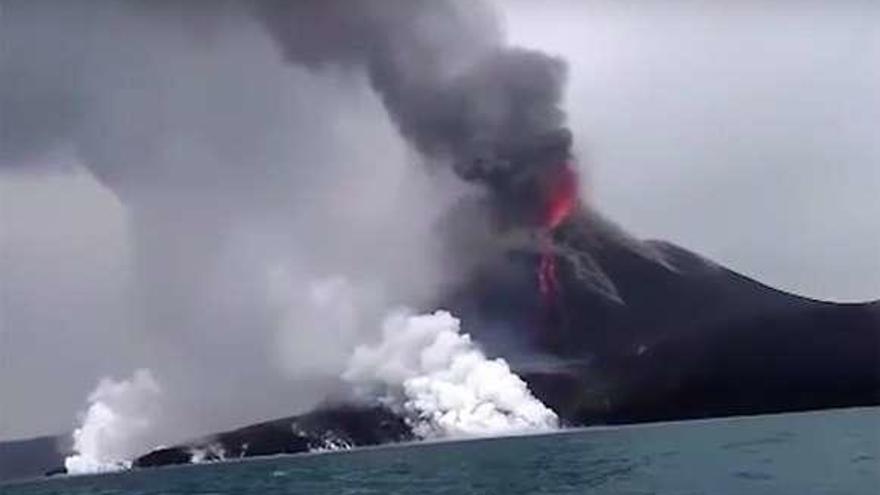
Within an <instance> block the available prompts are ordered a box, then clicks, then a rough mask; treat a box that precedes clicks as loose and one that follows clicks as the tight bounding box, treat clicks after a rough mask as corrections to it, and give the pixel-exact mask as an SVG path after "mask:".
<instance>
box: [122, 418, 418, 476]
mask: <svg viewBox="0 0 880 495" xmlns="http://www.w3.org/2000/svg"><path fill="white" fill-rule="evenodd" d="M413 439H414V437H413V434H412V430H411V429H410V427H409V426H408V425H407V424H406V422H405V421H403V419H402V418H400V417H399V416H397V415H396V414H394V413H392V412H391V411H389V410H388V409H386V408H384V407H365V406H356V405H351V404H344V405H338V406H332V407H331V406H325V407H324V408H323V409H319V410H316V411H313V412H310V413H307V414H303V415H301V416H291V417H287V418H282V419H276V420H273V421H267V422H264V423H258V424H255V425H251V426H246V427H244V428H239V429H236V430H231V431H226V432H222V433H217V434H215V435H211V436H209V437H206V438H202V439H199V440H196V441H193V442H187V443H184V444H182V445H177V446H174V447H169V448H163V449H159V450H155V451H153V452H150V453H148V454H146V455H144V456H142V457H139V458H138V459H136V460H135V461H134V464H133V465H134V467H136V468H145V467H155V466H165V465H169V464H188V463H190V462H192V460H193V455H194V454H195V453H199V454H197V455H201V456H202V460H205V461H217V460H222V459H235V458H243V457H255V456H266V455H277V454H297V453H301V452H313V451H321V450H336V449H346V448H352V447H364V446H370V445H379V444H385V443H399V442H405V441H409V440H413Z"/></svg>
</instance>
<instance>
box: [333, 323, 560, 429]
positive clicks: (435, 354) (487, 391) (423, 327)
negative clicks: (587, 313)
mask: <svg viewBox="0 0 880 495" xmlns="http://www.w3.org/2000/svg"><path fill="white" fill-rule="evenodd" d="M459 325H460V322H459V320H458V319H457V318H455V317H453V316H452V315H451V314H450V313H448V312H446V311H436V312H434V313H432V314H424V315H411V314H407V313H396V314H392V315H390V316H389V317H388V318H387V319H386V321H385V323H384V326H383V329H382V341H381V342H380V343H379V344H378V345H376V346H362V347H359V348H358V349H356V350H355V353H354V355H353V356H352V358H351V362H350V363H349V367H348V369H347V370H346V372H345V374H344V378H345V379H346V380H348V381H350V382H352V383H354V384H356V385H358V386H359V387H360V388H361V390H362V391H364V392H365V393H366V394H367V395H368V396H371V397H373V396H379V397H381V401H382V402H384V403H385V404H386V405H388V406H389V407H391V408H392V409H396V410H397V411H399V412H400V413H401V414H403V415H404V416H405V417H406V418H407V419H408V420H409V421H410V423H411V425H412V427H413V430H414V432H415V433H416V435H418V436H421V437H424V438H431V437H434V438H436V437H460V436H475V435H478V436H479V435H497V434H509V433H520V432H527V431H542V430H549V429H553V428H555V427H556V426H557V425H558V418H557V416H556V414H555V413H554V412H553V411H552V410H550V409H549V408H547V407H546V406H545V405H544V404H542V403H541V401H539V400H538V399H536V398H535V397H534V396H533V395H532V394H531V392H530V391H529V389H528V387H527V386H526V384H525V382H523V381H522V380H521V379H520V378H519V377H518V376H516V375H515V374H514V373H513V372H512V371H511V370H510V367H509V366H508V365H507V363H506V362H505V361H504V360H503V359H500V358H498V359H494V360H492V359H488V358H487V357H486V356H485V354H483V352H482V351H480V350H479V349H478V348H477V346H476V345H475V344H474V343H473V342H472V341H471V339H470V336H469V335H467V334H464V335H462V334H461V333H459Z"/></svg>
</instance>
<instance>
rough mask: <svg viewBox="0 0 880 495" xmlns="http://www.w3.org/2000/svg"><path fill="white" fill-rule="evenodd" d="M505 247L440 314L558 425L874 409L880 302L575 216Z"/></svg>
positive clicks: (879, 393) (878, 398) (879, 390)
mask: <svg viewBox="0 0 880 495" xmlns="http://www.w3.org/2000/svg"><path fill="white" fill-rule="evenodd" d="M538 237H539V236H538V235H537V234H534V233H529V232H520V233H518V234H516V235H512V236H510V239H512V240H510V241H509V242H504V243H501V244H502V246H501V247H500V249H498V250H497V251H496V254H495V255H493V256H491V257H490V258H491V259H489V260H488V261H486V262H484V263H483V264H482V265H481V266H480V268H479V269H478V270H476V272H475V275H474V276H473V277H472V279H471V280H470V281H469V282H468V283H467V284H465V285H464V286H463V287H461V288H460V289H459V290H458V291H457V292H456V293H455V294H453V295H452V296H451V297H450V299H449V303H448V306H449V307H450V308H451V309H452V310H453V312H454V313H456V314H458V315H459V316H460V317H461V318H462V321H463V326H464V331H466V332H469V333H471V334H472V335H473V336H474V338H475V340H476V341H477V342H480V343H481V344H482V345H483V346H484V348H485V349H486V351H487V354H489V355H500V356H504V357H505V358H507V359H508V360H509V361H511V364H512V366H513V367H514V369H516V370H517V372H518V373H519V374H520V376H522V377H523V378H524V379H525V380H526V381H527V382H528V383H529V385H530V388H531V389H532V391H533V392H534V393H535V395H536V396H537V397H538V398H540V399H541V400H542V401H544V403H545V404H547V405H548V406H550V407H551V408H553V409H554V410H555V411H556V412H557V413H558V414H559V415H560V417H561V418H563V420H564V421H566V422H567V423H568V424H571V425H585V424H596V423H628V422H642V421H658V420H675V419H688V418H701V417H711V416H729V415H742V414H758V413H773V412H784V411H796V410H806V409H818V408H831V407H846V406H863V405H876V404H880V302H878V301H875V302H870V303H862V304H835V303H829V302H821V301H816V300H811V299H806V298H803V297H798V296H795V295H792V294H788V293H785V292H781V291H778V290H775V289H772V288H769V287H767V286H764V285H762V284H760V283H759V282H756V281H754V280H751V279H749V278H747V277H744V276H742V275H739V274H737V273H735V272H733V271H731V270H728V269H726V268H724V267H721V266H719V265H717V264H715V263H713V262H711V261H709V260H706V259H704V258H702V257H700V256H698V255H696V254H694V253H691V252H689V251H687V250H685V249H682V248H680V247H678V246H675V245H674V244H671V243H668V242H661V241H648V242H642V241H639V240H636V239H634V238H632V237H630V236H628V235H627V234H626V233H624V232H623V231H622V230H620V229H618V228H617V227H616V226H614V225H613V224H611V223H610V222H607V221H606V220H604V219H603V218H602V217H601V216H599V215H596V214H590V213H587V212H585V211H583V210H581V211H578V212H576V213H575V214H574V215H572V216H571V217H570V218H569V219H568V221H567V222H566V223H565V224H563V225H561V226H560V227H559V228H558V229H556V230H555V231H554V232H553V233H552V239H553V245H552V254H553V256H554V258H555V263H554V265H555V270H556V274H555V278H556V284H555V288H554V293H553V294H549V297H548V295H547V294H542V293H541V291H540V288H539V284H537V283H536V281H535V277H536V276H535V270H536V268H535V267H536V266H537V265H538V264H539V263H540V257H541V256H542V254H541V253H542V249H546V248H542V247H541V245H540V243H538V242H536V239H537V238H538Z"/></svg>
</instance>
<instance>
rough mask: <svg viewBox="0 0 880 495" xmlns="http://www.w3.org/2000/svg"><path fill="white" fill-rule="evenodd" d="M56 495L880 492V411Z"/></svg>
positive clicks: (210, 474) (41, 489)
mask: <svg viewBox="0 0 880 495" xmlns="http://www.w3.org/2000/svg"><path fill="white" fill-rule="evenodd" d="M0 493H2V494H3V495H25V494H28V495H38V494H39V495H46V494H62V493H63V494H102V495H111V494H156V495H158V494H167V495H171V494H204V495H208V494H212V495H219V494H280V493H302V494H380V493H405V494H427V495H430V494H470V493H475V494H476V493H480V494H482V493H498V494H519V493H547V494H549V493H554V494H557V493H559V494H561V493H589V494H615V495H626V494H681V495H684V494H688V495H696V494H717V495H720V494H743V495H758V494H791V495H810V494H823V495H844V494H864V495H877V494H880V408H865V409H846V410H835V411H824V412H813V413H799V414H782V415H774V416H759V417H749V418H733V419H723V420H708V421H685V422H678V423H664V424H653V425H642V426H630V427H608V428H588V429H580V430H570V431H565V432H560V433H556V434H550V435H539V436H525V437H513V438H498V439H485V440H470V441H462V442H444V443H433V444H414V445H399V446H391V447H381V448H374V449H363V450H356V451H350V452H342V453H330V454H313V455H302V456H287V457H274V458H267V459H258V460H245V461H240V462H225V463H217V464H210V465H198V466H181V467H170V468H162V469H155V470H144V471H137V472H128V473H118V474H111V475H103V476H82V477H67V478H56V479H49V480H36V481H31V482H23V483H15V484H7V485H0Z"/></svg>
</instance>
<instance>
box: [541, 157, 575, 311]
mask: <svg viewBox="0 0 880 495" xmlns="http://www.w3.org/2000/svg"><path fill="white" fill-rule="evenodd" d="M545 187H546V188H545V194H544V197H545V198H546V199H545V204H544V207H543V213H542V216H541V226H540V227H541V231H540V244H541V261H540V263H539V264H538V290H539V291H540V293H541V297H542V298H543V300H544V303H545V304H547V305H548V306H549V305H551V304H553V302H554V300H555V297H556V293H557V291H558V288H559V279H558V277H557V275H556V255H555V254H554V253H553V234H554V232H555V231H556V229H557V228H558V227H559V226H560V225H562V224H563V223H565V221H566V220H567V219H568V218H569V217H570V216H571V214H572V213H573V212H574V210H575V208H577V205H578V181H577V174H576V173H575V171H574V169H573V168H572V166H571V163H569V162H566V163H564V164H563V165H561V166H559V167H557V169H556V171H555V172H554V173H553V174H552V175H550V176H549V178H548V181H547V185H546V186H545Z"/></svg>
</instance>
